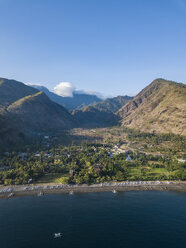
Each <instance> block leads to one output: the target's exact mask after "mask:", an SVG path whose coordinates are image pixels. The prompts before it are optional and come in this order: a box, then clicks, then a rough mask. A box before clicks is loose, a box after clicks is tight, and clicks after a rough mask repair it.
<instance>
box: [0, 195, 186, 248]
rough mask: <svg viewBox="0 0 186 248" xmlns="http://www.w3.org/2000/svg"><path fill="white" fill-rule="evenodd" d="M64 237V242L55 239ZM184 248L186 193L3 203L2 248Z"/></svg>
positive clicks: (30, 198)
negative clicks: (55, 237) (55, 235)
mask: <svg viewBox="0 0 186 248" xmlns="http://www.w3.org/2000/svg"><path fill="white" fill-rule="evenodd" d="M55 232H61V233H62V234H63V236H62V238H58V239H54V238H53V234H54V233H55ZM33 247H34V248H37V247H41V248H48V247H50V248H55V247H64V248H65V247H68V248H72V247H73V248H78V247H81V248H83V247H86V248H87V247H92V248H93V247H96V248H99V247H100V248H103V247H105V248H110V247H116V248H119V247H122V248H128V247H130V248H134V247H135V248H136V247H140V248H141V247H142V248H146V247H148V248H157V247H158V248H177V247H178V248H185V247H186V194H185V193H169V192H156V191H154V192H150V191H149V192H148V191H146V192H122V193H117V194H113V193H110V192H107V193H85V194H75V195H62V194H61V195H60V194H58V195H45V196H42V197H37V196H27V197H17V198H12V199H1V200H0V248H33Z"/></svg>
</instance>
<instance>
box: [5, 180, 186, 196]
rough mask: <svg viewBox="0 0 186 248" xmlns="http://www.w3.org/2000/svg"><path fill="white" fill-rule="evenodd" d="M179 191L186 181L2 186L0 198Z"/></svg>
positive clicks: (183, 189)
mask: <svg viewBox="0 0 186 248" xmlns="http://www.w3.org/2000/svg"><path fill="white" fill-rule="evenodd" d="M153 190H155V191H177V192H186V181H133V182H127V181H123V182H105V183H100V184H93V185H87V184H83V185H70V184H55V183H46V184H32V185H16V186H15V185H14V186H0V198H11V197H16V196H27V195H38V196H42V195H43V194H73V193H89V192H113V193H116V192H120V191H121V192H122V191H153Z"/></svg>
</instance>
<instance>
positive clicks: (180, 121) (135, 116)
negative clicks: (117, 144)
mask: <svg viewBox="0 0 186 248" xmlns="http://www.w3.org/2000/svg"><path fill="white" fill-rule="evenodd" d="M117 115H118V116H119V117H120V118H121V123H122V125H123V126H127V127H130V128H135V129H140V130H141V131H144V132H153V131H155V132H157V133H169V132H171V133H175V134H181V135H186V85H185V84H181V83H176V82H172V81H167V80H164V79H156V80H154V81H153V82H152V83H151V84H150V85H149V86H147V87H146V88H145V89H143V90H142V91H141V92H140V93H139V94H138V95H137V96H136V97H134V99H133V100H131V101H130V102H128V103H127V104H125V105H124V106H123V107H122V108H121V109H120V110H119V111H118V112H117Z"/></svg>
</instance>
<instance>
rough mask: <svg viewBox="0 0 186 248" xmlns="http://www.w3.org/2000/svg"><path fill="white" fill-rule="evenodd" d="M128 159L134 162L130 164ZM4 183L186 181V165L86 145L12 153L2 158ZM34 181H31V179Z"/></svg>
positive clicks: (0, 179) (100, 145) (160, 158)
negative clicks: (52, 178)
mask: <svg viewBox="0 0 186 248" xmlns="http://www.w3.org/2000/svg"><path fill="white" fill-rule="evenodd" d="M127 157H130V158H131V160H130V161H127V159H126V158H127ZM0 165H1V166H0V168H1V171H0V184H5V185H9V184H27V183H28V182H29V181H31V182H37V181H38V179H40V178H42V177H43V176H44V175H46V174H50V173H60V174H61V175H63V174H64V175H68V178H67V179H68V180H67V182H68V183H78V184H82V183H89V184H91V183H99V182H105V181H110V180H117V181H120V180H164V179H169V180H170V179H181V180H185V179H186V164H184V163H179V162H178V161H176V160H173V159H172V158H170V157H161V156H156V157H154V156H152V155H146V154H143V153H138V152H136V153H134V152H132V151H128V152H127V153H121V154H114V153H113V152H112V149H111V147H110V146H109V145H102V144H83V145H81V146H71V147H65V148H64V147H63V148H62V147H61V148H53V149H51V150H49V151H47V152H40V153H37V154H36V153H24V154H15V153H9V154H7V155H6V156H3V157H2V158H1V159H0ZM30 179H31V180H30Z"/></svg>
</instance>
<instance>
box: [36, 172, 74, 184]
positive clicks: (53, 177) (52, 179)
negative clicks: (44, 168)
mask: <svg viewBox="0 0 186 248" xmlns="http://www.w3.org/2000/svg"><path fill="white" fill-rule="evenodd" d="M68 179H69V174H64V173H50V174H46V175H44V176H43V177H42V178H40V179H39V180H38V181H37V183H68Z"/></svg>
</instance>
